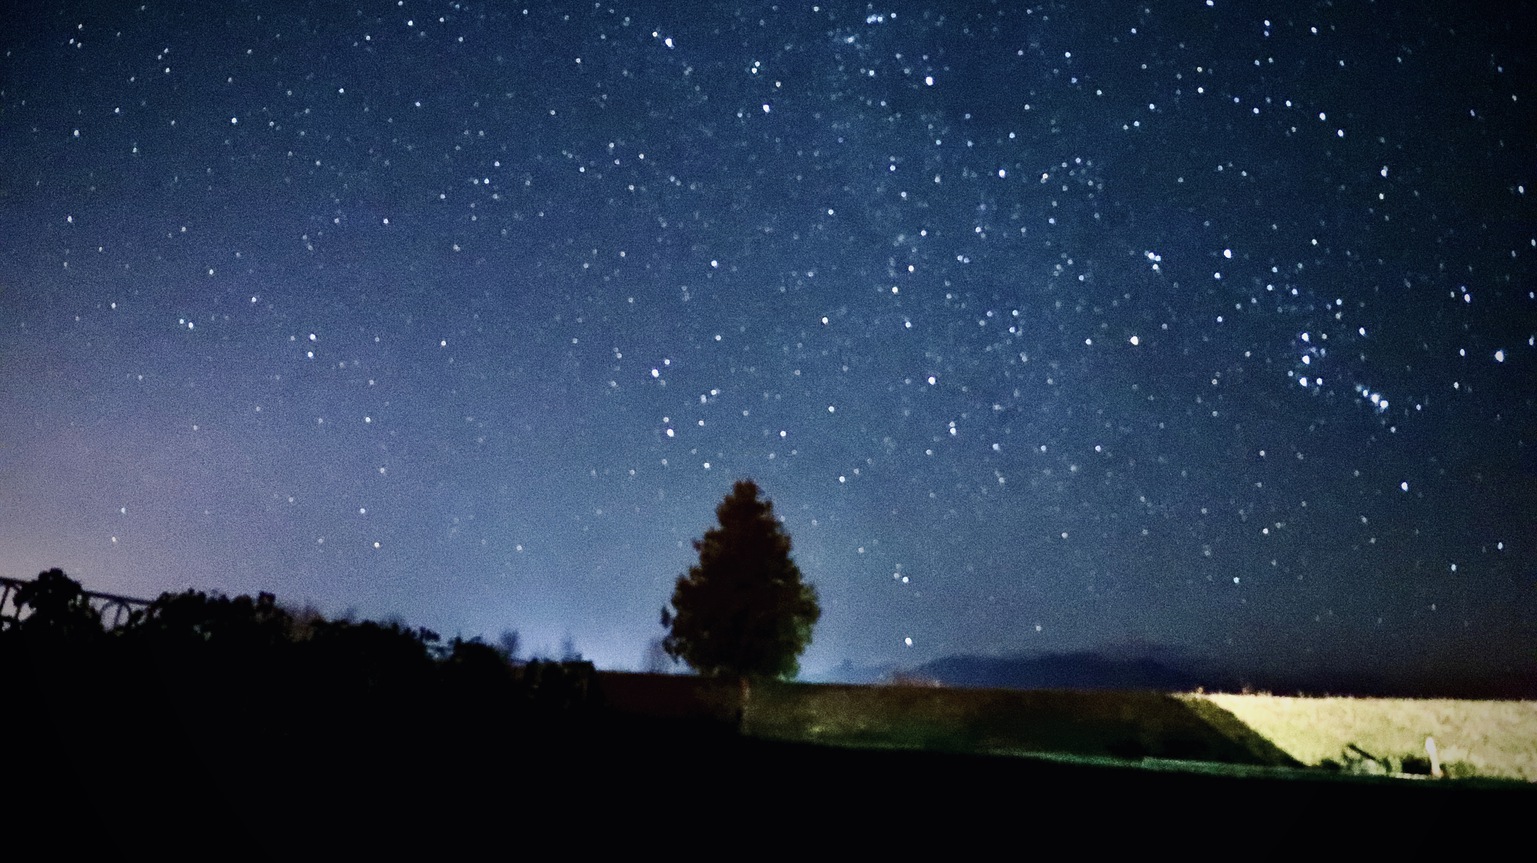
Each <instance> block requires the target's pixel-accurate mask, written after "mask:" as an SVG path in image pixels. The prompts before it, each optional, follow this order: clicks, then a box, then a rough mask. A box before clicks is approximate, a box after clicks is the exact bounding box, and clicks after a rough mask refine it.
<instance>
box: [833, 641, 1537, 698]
mask: <svg viewBox="0 0 1537 863" xmlns="http://www.w3.org/2000/svg"><path fill="white" fill-rule="evenodd" d="M806 679H808V680H811V681H813V682H818V683H857V684H873V683H906V684H912V685H935V686H961V687H976V688H991V689H1076V690H1112V689H1113V690H1154V691H1159V692H1189V691H1193V690H1195V689H1198V688H1204V689H1206V690H1208V691H1214V692H1241V691H1255V692H1271V693H1274V694H1277V695H1295V694H1298V693H1303V694H1307V695H1357V696H1384V697H1386V696H1393V697H1445V698H1537V674H1530V673H1529V674H1520V673H1511V674H1506V675H1493V676H1485V677H1467V676H1459V675H1450V674H1441V675H1432V676H1426V675H1421V676H1413V675H1403V676H1400V677H1395V678H1387V677H1384V676H1379V675H1373V674H1367V673H1353V672H1335V671H1321V670H1312V671H1293V672H1273V671H1272V672H1260V673H1246V672H1239V671H1234V670H1231V669H1226V668H1222V667H1220V666H1219V665H1217V664H1216V663H1211V662H1203V661H1201V660H1195V659H1181V658H1176V659H1168V658H1162V657H1159V658H1155V657H1153V656H1127V655H1111V654H1106V653H1100V652H1095V651H1079V652H1074V653H1043V654H1018V655H1013V656H977V655H969V654H963V655H956V656H946V657H941V658H939V659H936V660H933V661H932V662H927V663H924V664H922V665H919V666H916V667H913V668H903V667H900V666H897V665H890V664H888V665H877V666H856V665H854V664H853V663H850V662H847V661H845V662H844V663H842V664H840V665H838V666H835V667H833V668H831V669H829V670H828V671H826V672H824V673H822V674H818V675H814V676H810V677H808V678H806Z"/></svg>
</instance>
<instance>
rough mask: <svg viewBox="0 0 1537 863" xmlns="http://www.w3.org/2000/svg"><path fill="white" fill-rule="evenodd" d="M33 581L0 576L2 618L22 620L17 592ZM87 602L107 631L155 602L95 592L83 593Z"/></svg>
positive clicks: (0, 612) (0, 609) (0, 614)
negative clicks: (135, 611) (17, 604)
mask: <svg viewBox="0 0 1537 863" xmlns="http://www.w3.org/2000/svg"><path fill="white" fill-rule="evenodd" d="M31 583H32V582H31V580H29V579H24V578H6V577H5V576H0V618H7V619H10V620H17V621H19V620H22V619H23V618H24V617H26V616H27V615H26V613H24V612H23V610H22V609H20V608H18V607H17V606H16V591H17V590H19V589H21V588H22V587H23V586H24V585H28V584H31ZM83 593H84V595H85V599H86V602H88V603H90V605H91V609H92V610H94V611H95V612H96V619H97V620H100V621H101V625H102V626H104V627H106V628H107V629H116V628H117V627H119V626H122V625H123V624H124V623H127V622H128V616H129V615H131V614H132V613H133V612H134V610H135V609H139V608H148V607H149V606H150V605H151V604H152V603H153V602H154V600H151V599H139V598H137V597H133V596H119V595H118V594H115V593H99V592H97V591H94V590H87V591H83Z"/></svg>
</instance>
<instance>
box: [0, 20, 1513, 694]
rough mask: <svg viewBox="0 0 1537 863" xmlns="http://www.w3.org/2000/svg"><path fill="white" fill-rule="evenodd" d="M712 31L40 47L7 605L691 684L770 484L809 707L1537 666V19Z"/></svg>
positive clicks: (5, 122)
mask: <svg viewBox="0 0 1537 863" xmlns="http://www.w3.org/2000/svg"><path fill="white" fill-rule="evenodd" d="M688 5H689V4H682V5H675V6H668V7H665V8H652V7H650V6H646V5H635V6H631V5H628V4H622V3H616V4H604V3H596V4H595V3H586V4H577V3H570V4H567V3H558V2H552V3H548V4H537V5H531V6H528V7H526V8H525V7H519V6H515V5H504V4H497V3H468V2H446V3H445V2H414V0H400V2H378V3H374V2H365V3H359V4H354V6H352V7H347V8H345V9H343V8H342V7H337V9H335V10H333V9H332V8H331V7H329V6H327V5H325V4H321V5H318V6H317V5H309V4H300V3H285V2H276V0H254V2H241V3H232V4H226V5H223V6H220V7H218V9H217V10H202V9H196V10H193V9H190V8H187V9H184V8H182V7H179V6H176V5H174V4H166V5H162V4H158V3H153V2H152V3H146V4H142V5H132V6H130V5H127V4H91V3H70V2H39V3H30V4H27V6H26V7H25V9H24V10H23V11H22V12H20V13H17V17H16V23H17V24H18V26H14V27H10V28H7V33H6V35H4V36H3V37H0V48H3V52H0V144H3V146H0V235H3V236H4V237H5V238H6V242H5V244H4V246H3V248H0V563H3V566H4V570H5V574H7V575H10V576H13V577H27V576H30V575H33V574H35V573H36V572H37V571H39V570H41V569H45V568H48V567H52V566H62V567H64V568H65V569H66V570H67V571H68V572H69V573H70V574H71V575H72V576H73V577H75V578H77V579H80V580H81V581H82V582H83V583H84V584H85V586H86V587H87V589H94V590H107V591H113V592H119V593H128V594H135V595H146V596H153V595H155V594H158V593H159V592H160V591H162V590H181V589H185V588H187V587H194V586H195V587H198V588H201V589H216V590H223V591H226V592H231V593H235V592H252V591H256V590H271V591H273V592H275V593H277V594H278V596H279V598H280V599H283V600H286V601H289V602H292V603H296V604H297V603H301V602H313V603H315V604H317V605H318V606H320V607H321V608H323V609H326V610H328V611H332V612H339V611H341V610H343V609H346V608H354V609H356V610H358V611H359V612H360V613H362V614H364V615H367V616H383V615H389V614H397V615H400V616H401V617H404V618H405V619H407V620H408V621H410V622H412V623H419V624H422V625H426V626H429V627H432V628H435V629H438V630H439V631H441V632H443V633H444V634H445V635H451V634H456V633H462V634H464V635H466V636H469V635H476V634H487V635H494V634H495V633H496V632H498V631H500V630H501V629H504V628H517V629H519V630H520V631H521V632H522V634H523V638H524V643H525V644H526V645H528V646H529V647H531V648H533V649H534V650H535V651H538V650H541V649H543V650H547V651H548V650H550V649H552V646H553V645H554V644H556V642H557V641H559V640H560V639H561V638H562V637H564V636H565V635H568V634H569V635H570V636H571V637H572V638H573V639H574V641H575V642H576V645H577V646H578V648H579V649H581V650H582V652H583V653H585V654H586V655H587V656H588V657H589V658H593V659H595V660H597V661H598V663H599V664H600V665H602V666H608V667H619V668H623V667H638V666H639V664H640V661H641V657H642V655H643V653H644V650H645V648H646V645H647V643H648V641H649V640H651V639H653V638H656V637H658V636H660V634H661V630H660V627H659V626H658V625H657V615H658V609H659V608H660V607H661V605H662V604H663V603H664V602H665V601H666V599H667V597H668V596H669V595H670V593H671V589H672V583H673V580H674V579H675V578H676V577H677V576H678V575H679V574H681V573H682V572H683V571H684V569H686V567H687V566H688V564H689V563H690V561H691V560H692V558H693V555H694V552H693V550H692V548H691V547H690V541H691V540H692V539H695V538H697V537H698V536H700V535H701V534H702V533H703V532H704V530H705V529H706V528H707V527H708V526H710V524H711V523H712V521H713V510H714V507H715V505H716V503H718V502H719V500H720V499H721V497H722V496H723V495H724V494H725V493H726V492H727V491H728V490H729V489H730V487H731V484H732V482H733V481H734V480H736V479H738V478H742V477H751V478H753V479H754V480H755V481H757V482H758V483H759V485H760V486H762V488H763V489H764V491H765V493H766V494H767V495H768V496H769V497H770V498H771V499H772V500H773V501H774V504H775V508H776V511H777V512H778V513H779V514H780V515H781V516H782V517H783V518H784V521H785V525H786V528H787V530H788V532H789V533H790V535H791V537H792V539H793V541H794V543H795V549H794V554H795V556H796V560H797V562H798V563H799V565H800V567H801V569H802V570H803V571H804V573H805V574H806V577H807V579H808V580H809V581H810V582H811V583H813V584H814V585H815V586H816V587H817V589H818V591H819V592H820V595H821V597H822V606H823V617H822V621H821V623H820V625H819V627H818V629H817V631H816V633H815V640H814V642H813V645H812V648H811V650H810V651H809V652H808V654H807V656H806V657H805V658H804V660H803V662H802V665H803V667H805V668H807V669H808V670H812V671H816V670H818V669H823V668H827V667H830V666H832V665H834V664H836V663H838V662H840V661H842V660H845V659H847V660H852V661H854V662H856V663H887V662H898V663H904V664H916V663H917V662H921V661H923V660H924V659H929V658H934V657H938V656H942V655H945V654H949V653H957V652H978V653H1012V652H1017V651H1036V650H1071V649H1084V648H1102V647H1107V646H1108V647H1114V646H1118V645H1121V646H1124V645H1133V646H1135V645H1157V646H1160V647H1163V648H1169V649H1173V650H1177V651H1181V652H1185V653H1189V654H1192V655H1199V656H1205V657H1211V658H1214V659H1217V660H1219V661H1223V662H1227V663H1230V664H1233V665H1236V666H1247V667H1289V668H1296V667H1304V668H1306V667H1320V668H1324V667H1328V668H1349V669H1359V670H1363V671H1369V672H1373V673H1385V674H1413V673H1417V672H1418V671H1420V670H1424V669H1429V668H1435V669H1440V670H1451V671H1456V672H1464V671H1465V672H1467V673H1482V672H1489V671H1505V672H1509V671H1511V670H1519V669H1530V668H1532V667H1533V663H1534V662H1537V659H1534V654H1533V652H1532V646H1533V644H1534V643H1537V562H1534V555H1537V546H1534V542H1537V530H1534V528H1537V453H1534V446H1537V438H1534V435H1537V388H1534V385H1533V381H1534V380H1537V376H1534V372H1533V369H1534V365H1537V294H1534V291H1537V280H1534V275H1537V267H1534V261H1537V219H1534V210H1533V207H1532V203H1531V201H1532V190H1531V186H1532V184H1533V182H1534V179H1537V176H1534V173H1533V171H1534V167H1537V137H1534V136H1533V134H1532V130H1533V129H1534V128H1537V122H1534V116H1533V106H1534V105H1537V86H1534V84H1537V80H1534V77H1533V67H1532V62H1531V59H1530V58H1531V57H1532V56H1533V51H1532V50H1531V49H1532V43H1531V37H1530V35H1529V33H1530V32H1531V31H1530V29H1529V28H1528V27H1527V26H1525V25H1526V24H1529V23H1530V22H1529V21H1526V22H1523V20H1522V12H1523V11H1524V10H1521V11H1518V12H1514V13H1512V12H1509V11H1508V10H1506V11H1504V12H1502V13H1501V14H1492V15H1486V14H1482V12H1481V10H1480V9H1479V8H1478V7H1477V4H1474V5H1473V6H1467V7H1463V6H1458V7H1456V8H1454V9H1449V8H1442V7H1443V5H1444V4H1434V3H1408V4H1392V5H1390V6H1387V7H1384V5H1383V4H1373V3H1364V2H1345V3H1336V4H1329V5H1321V6H1318V7H1306V8H1304V7H1296V8H1293V7H1291V6H1288V5H1285V4H1282V5H1281V6H1274V5H1271V4H1261V3H1257V2H1236V0H1234V2H1223V0H1214V2H1205V0H1194V2H1169V3H1152V4H1147V5H1143V6H1135V5H1131V4H1119V3H1108V2H1107V3H1092V2H1091V3H1050V2H1048V3H1041V4H1033V5H1025V4H1015V3H1004V2H997V3H983V2H968V3H955V4H931V5H930V4H918V3H907V2H898V3H890V4H886V5H868V4H853V3H839V2H833V3H820V4H818V3H779V4H761V3H760V4H736V5H733V4H719V5H713V6H700V7H699V8H685V7H687V6H688ZM1501 8H1502V9H1503V8H1504V7H1501Z"/></svg>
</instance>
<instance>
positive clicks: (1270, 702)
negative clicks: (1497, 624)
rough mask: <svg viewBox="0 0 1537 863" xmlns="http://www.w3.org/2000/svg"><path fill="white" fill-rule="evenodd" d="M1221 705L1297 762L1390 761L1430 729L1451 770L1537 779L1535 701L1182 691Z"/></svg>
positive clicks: (1416, 749)
mask: <svg viewBox="0 0 1537 863" xmlns="http://www.w3.org/2000/svg"><path fill="white" fill-rule="evenodd" d="M1180 697H1181V698H1183V699H1185V700H1187V701H1203V700H1204V701H1206V702H1209V703H1211V704H1215V705H1217V706H1218V707H1221V708H1222V709H1223V710H1226V711H1228V712H1229V713H1231V714H1232V715H1233V716H1235V717H1237V718H1238V719H1239V720H1240V721H1241V722H1243V723H1244V724H1245V725H1248V726H1249V727H1250V728H1252V729H1253V730H1254V731H1255V732H1257V733H1258V734H1259V735H1261V736H1263V737H1265V738H1266V739H1268V740H1269V741H1270V742H1272V743H1274V744H1275V745H1276V746H1277V747H1279V748H1280V749H1281V750H1283V751H1284V752H1286V753H1287V754H1288V755H1290V756H1291V757H1293V758H1295V759H1297V760H1298V761H1300V762H1302V763H1303V764H1307V765H1310V766H1319V765H1323V764H1324V763H1325V762H1326V761H1333V762H1335V763H1344V762H1346V761H1348V760H1352V759H1353V758H1358V757H1359V754H1358V753H1357V752H1356V751H1354V750H1352V749H1351V747H1352V746H1354V747H1358V748H1359V750H1362V751H1365V752H1368V753H1371V754H1372V755H1373V756H1376V757H1378V758H1380V759H1384V760H1387V761H1390V762H1394V763H1400V764H1401V763H1404V762H1405V761H1406V760H1424V759H1426V751H1425V738H1426V737H1434V738H1435V741H1436V748H1437V751H1438V753H1439V756H1440V760H1441V764H1442V765H1443V766H1444V767H1445V769H1446V770H1447V772H1448V773H1449V774H1450V775H1452V776H1458V775H1477V776H1488V777H1498V778H1506V779H1521V780H1525V781H1527V782H1537V702H1533V701H1461V700H1455V699H1429V698H1427V699H1411V698H1306V697H1288V696H1278V695H1223V694H1199V695H1194V694H1193V695H1183V696H1180Z"/></svg>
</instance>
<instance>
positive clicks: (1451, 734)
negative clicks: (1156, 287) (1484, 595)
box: [603, 673, 1537, 782]
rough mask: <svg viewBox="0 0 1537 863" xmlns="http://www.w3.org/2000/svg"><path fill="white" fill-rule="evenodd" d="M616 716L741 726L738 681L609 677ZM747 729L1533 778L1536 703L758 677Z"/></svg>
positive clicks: (917, 744)
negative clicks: (1432, 745) (1432, 744)
mask: <svg viewBox="0 0 1537 863" xmlns="http://www.w3.org/2000/svg"><path fill="white" fill-rule="evenodd" d="M603 688H604V690H605V692H606V694H607V695H608V698H609V701H610V703H611V704H612V705H613V706H614V707H616V708H619V709H620V710H621V711H624V712H636V713H640V714H646V715H652V716H658V717H669V718H675V719H682V718H692V719H701V718H709V719H711V720H712V721H714V722H716V723H719V724H723V725H729V726H730V727H733V728H735V727H737V720H736V719H735V718H734V716H735V712H736V709H737V707H738V698H739V693H738V691H737V688H736V685H735V683H732V682H729V681H712V680H705V679H702V678H696V677H686V676H675V677H670V676H656V675H631V674H617V673H606V674H605V675H604V686H603ZM740 727H741V728H742V730H744V731H745V732H746V733H747V734H749V735H750V736H752V737H755V738H760V739H764V740H779V741H795V742H806V743H820V744H831V745H835V746H852V747H861V748H878V749H906V750H920V751H927V752H946V753H988V754H1000V755H1002V754H1008V755H1026V754H1029V755H1045V756H1051V757H1068V758H1078V759H1090V760H1095V759H1111V760H1116V761H1120V762H1141V763H1146V764H1151V763H1154V762H1165V763H1191V764H1193V763H1197V762H1201V763H1206V764H1209V765H1228V766H1229V767H1232V768H1235V769H1242V770H1249V769H1255V768H1257V769H1260V770H1270V769H1274V768H1317V767H1332V768H1334V769H1336V770H1342V771H1344V772H1348V773H1388V774H1401V773H1412V774H1429V773H1430V772H1431V764H1430V759H1429V757H1428V755H1427V753H1426V748H1425V738H1426V737H1434V738H1435V741H1436V746H1437V752H1438V756H1439V763H1440V765H1441V767H1442V769H1443V771H1444V773H1445V775H1447V776H1450V777H1453V778H1467V777H1487V778H1492V779H1515V780H1521V781H1526V782H1537V702H1532V701H1524V702H1522V701H1464V700H1454V699H1407V698H1302V697H1297V698H1293V697H1282V696H1272V695H1222V694H1166V693H1158V692H1121V691H1111V692H1106V691H1067V690H1029V691H1020V690H1006V689H966V688H945V687H924V686H849V685H838V684H806V683H762V684H759V685H757V686H755V687H754V688H753V690H752V697H751V699H750V701H749V704H748V707H747V711H746V714H745V716H744V717H742V720H741V726H740Z"/></svg>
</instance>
